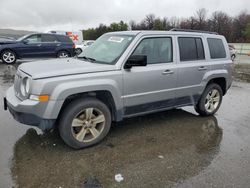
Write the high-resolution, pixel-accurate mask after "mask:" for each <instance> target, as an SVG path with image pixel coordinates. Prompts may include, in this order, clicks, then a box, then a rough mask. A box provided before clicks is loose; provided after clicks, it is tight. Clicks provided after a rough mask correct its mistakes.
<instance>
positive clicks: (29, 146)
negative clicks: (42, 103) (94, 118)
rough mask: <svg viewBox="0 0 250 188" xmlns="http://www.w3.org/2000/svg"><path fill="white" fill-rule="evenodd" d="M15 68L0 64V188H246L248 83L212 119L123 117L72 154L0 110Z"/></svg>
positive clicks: (249, 179)
mask: <svg viewBox="0 0 250 188" xmlns="http://www.w3.org/2000/svg"><path fill="white" fill-rule="evenodd" d="M16 67H17V65H16V66H11V65H9V66H7V65H4V64H2V63H0V187H1V188H2V187H3V188H5V187H12V186H14V187H25V188H26V187H58V188H59V187H90V186H91V185H96V187H249V184H250V145H249V143H250V123H249V122H250V84H248V83H243V82H234V83H233V86H232V87H231V89H230V90H229V91H228V93H227V95H226V96H225V97H224V98H223V102H222V106H221V108H220V110H219V111H218V112H217V114H216V115H215V116H212V117H200V116H198V115H197V114H196V113H195V112H194V110H193V108H192V107H186V108H183V109H176V110H171V111H166V112H162V113H156V114H152V115H147V116H144V117H137V118H132V119H127V120H125V121H124V122H122V123H119V124H117V125H114V126H113V128H112V129H111V132H110V134H109V135H108V137H107V138H106V139H105V140H104V141H103V142H101V143H100V144H99V145H97V146H94V147H91V148H87V149H83V150H72V149H70V148H69V147H67V146H66V145H65V144H64V143H63V142H62V141H61V139H60V138H59V136H58V134H57V133H56V132H51V133H46V134H41V132H40V131H39V130H36V129H34V128H32V127H30V126H26V125H22V124H19V123H17V122H16V121H14V120H13V118H12V117H11V116H10V114H9V112H5V111H4V110H3V101H2V97H3V96H4V94H5V91H6V89H7V88H8V87H9V86H10V85H12V83H13V78H14V74H15V71H16ZM116 174H121V175H122V176H123V178H124V180H123V181H122V182H120V183H118V182H116V181H115V175H116ZM92 187H93V186H92Z"/></svg>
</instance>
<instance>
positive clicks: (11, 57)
mask: <svg viewBox="0 0 250 188" xmlns="http://www.w3.org/2000/svg"><path fill="white" fill-rule="evenodd" d="M2 58H3V60H4V61H5V62H6V63H8V64H11V63H13V62H15V60H16V56H15V54H14V53H13V52H9V51H6V52H4V53H3V56H2Z"/></svg>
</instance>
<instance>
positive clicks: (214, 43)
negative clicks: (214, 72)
mask: <svg viewBox="0 0 250 188" xmlns="http://www.w3.org/2000/svg"><path fill="white" fill-rule="evenodd" d="M207 42H208V46H209V51H210V57H211V59H219V58H225V57H226V51H225V47H224V45H223V42H222V40H221V39H215V38H208V39H207Z"/></svg>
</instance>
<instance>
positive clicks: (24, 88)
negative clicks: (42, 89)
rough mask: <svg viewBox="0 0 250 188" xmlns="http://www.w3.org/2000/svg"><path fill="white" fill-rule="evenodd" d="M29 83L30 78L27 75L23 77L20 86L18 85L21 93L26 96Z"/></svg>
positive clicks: (28, 90)
mask: <svg viewBox="0 0 250 188" xmlns="http://www.w3.org/2000/svg"><path fill="white" fill-rule="evenodd" d="M30 84H31V80H30V78H28V77H25V78H23V80H22V83H21V86H20V87H21V88H20V90H21V93H22V95H23V96H25V97H26V96H28V94H29V92H30Z"/></svg>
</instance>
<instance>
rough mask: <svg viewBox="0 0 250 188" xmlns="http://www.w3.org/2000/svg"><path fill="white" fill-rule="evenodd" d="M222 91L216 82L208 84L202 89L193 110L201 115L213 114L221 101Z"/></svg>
mask: <svg viewBox="0 0 250 188" xmlns="http://www.w3.org/2000/svg"><path fill="white" fill-rule="evenodd" d="M222 97H223V92H222V89H221V87H220V86H219V85H218V84H215V83H212V84H209V85H208V86H207V87H206V89H205V90H204V92H203V94H202V95H201V98H200V100H199V102H198V104H197V105H196V106H195V110H196V112H197V113H199V114H200V115H202V116H209V115H213V114H215V113H216V112H217V110H218V109H219V107H220V105H221V102H222Z"/></svg>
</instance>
